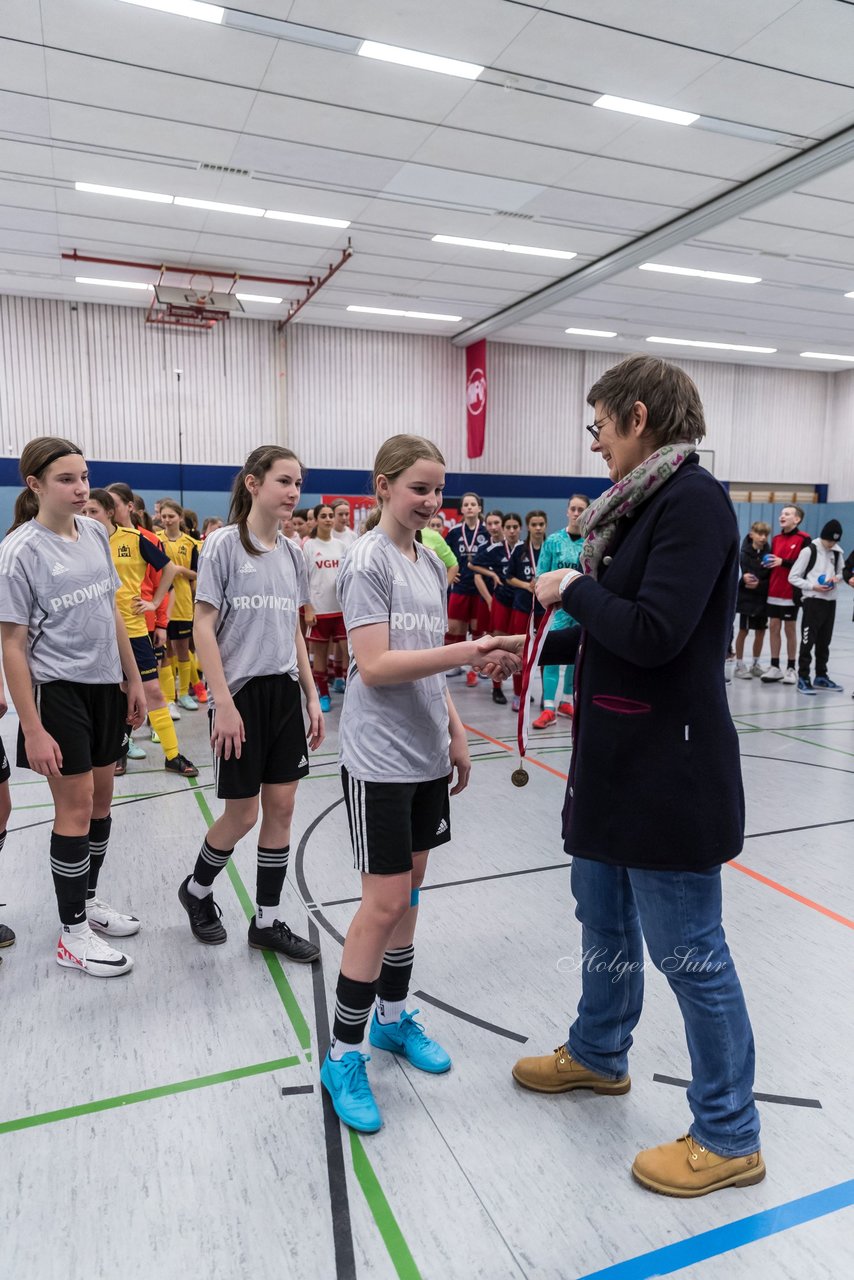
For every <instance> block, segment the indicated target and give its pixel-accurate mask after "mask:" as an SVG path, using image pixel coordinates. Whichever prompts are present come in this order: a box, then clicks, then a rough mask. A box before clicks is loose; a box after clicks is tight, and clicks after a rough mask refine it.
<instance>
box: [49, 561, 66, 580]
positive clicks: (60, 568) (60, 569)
mask: <svg viewBox="0 0 854 1280" xmlns="http://www.w3.org/2000/svg"><path fill="white" fill-rule="evenodd" d="M67 572H68V570H67V569H66V567H65V565H64V564H60V563H59V561H58V560H57V562H56V564H55V565H54V566H53V568H52V569H51V573H52V574H53V576H54V578H58V577H59V575H60V574H61V573H67Z"/></svg>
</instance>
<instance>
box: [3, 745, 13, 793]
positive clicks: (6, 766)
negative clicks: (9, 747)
mask: <svg viewBox="0 0 854 1280" xmlns="http://www.w3.org/2000/svg"><path fill="white" fill-rule="evenodd" d="M11 776H12V770H11V769H10V768H9V761H8V760H7V758H6V748H5V747H4V746H3V739H2V738H0V785H2V783H4V782H8V781H9V779H10V778H11Z"/></svg>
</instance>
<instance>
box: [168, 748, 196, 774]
mask: <svg viewBox="0 0 854 1280" xmlns="http://www.w3.org/2000/svg"><path fill="white" fill-rule="evenodd" d="M163 768H164V769H168V770H169V772H170V773H180V775H181V777H182V778H197V777H198V776H199V771H198V769H197V768H196V766H195V765H194V764H193V762H192V760H188V759H187V757H186V756H182V755H181V753H180V751H179V752H178V754H177V756H173V757H172V759H171V760H167V761H166V763H165V764H164V766H163Z"/></svg>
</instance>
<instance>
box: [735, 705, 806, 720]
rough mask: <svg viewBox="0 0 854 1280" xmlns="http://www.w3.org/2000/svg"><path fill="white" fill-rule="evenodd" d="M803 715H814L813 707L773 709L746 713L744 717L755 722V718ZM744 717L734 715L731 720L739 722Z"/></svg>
mask: <svg viewBox="0 0 854 1280" xmlns="http://www.w3.org/2000/svg"><path fill="white" fill-rule="evenodd" d="M805 714H810V715H815V707H775V708H774V710H773V711H746V712H745V716H750V719H751V720H755V719H756V718H757V716H802V715H805ZM743 718H744V717H742V716H738V715H734V716H733V720H740V719H743Z"/></svg>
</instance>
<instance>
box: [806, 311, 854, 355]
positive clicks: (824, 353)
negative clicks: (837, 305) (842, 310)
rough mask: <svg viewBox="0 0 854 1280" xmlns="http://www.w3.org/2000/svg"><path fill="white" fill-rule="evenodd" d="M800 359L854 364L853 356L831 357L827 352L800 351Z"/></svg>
mask: <svg viewBox="0 0 854 1280" xmlns="http://www.w3.org/2000/svg"><path fill="white" fill-rule="evenodd" d="M846 296H847V295H846ZM801 358H802V359H803V360H844V361H845V363H846V364H854V356H833V355H831V354H830V352H829V351H802V352H801Z"/></svg>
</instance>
